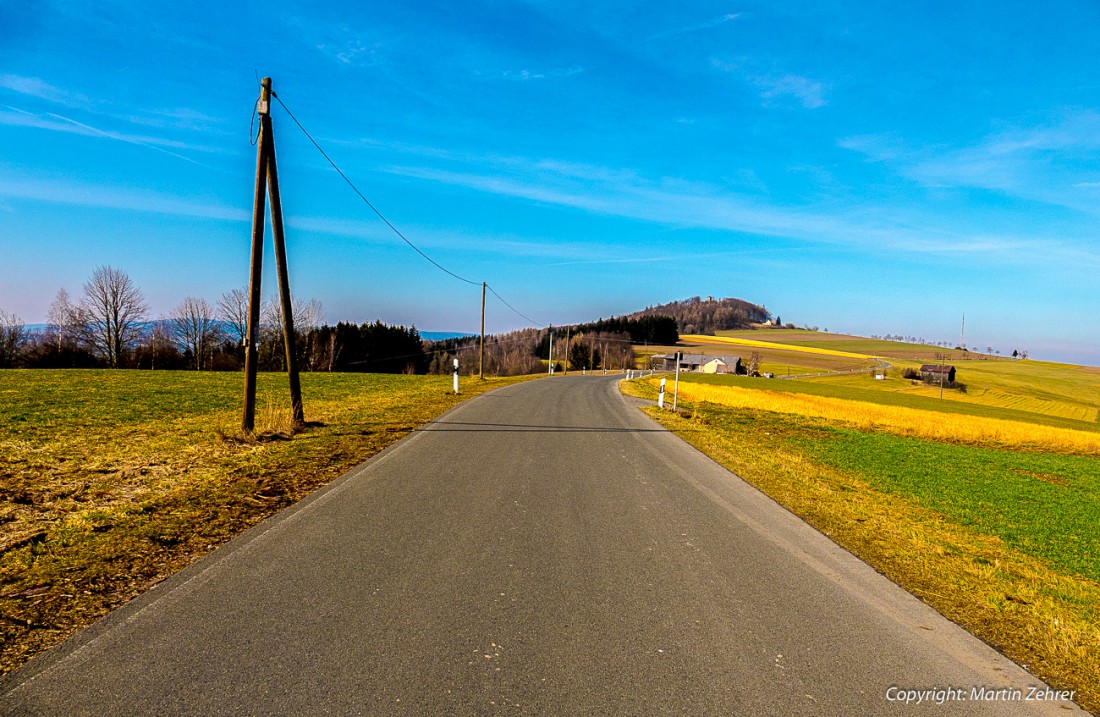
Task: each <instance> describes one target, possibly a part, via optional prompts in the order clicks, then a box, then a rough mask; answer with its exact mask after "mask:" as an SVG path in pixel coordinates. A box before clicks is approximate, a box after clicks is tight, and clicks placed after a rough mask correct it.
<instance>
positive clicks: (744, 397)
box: [680, 382, 1100, 455]
mask: <svg viewBox="0 0 1100 717" xmlns="http://www.w3.org/2000/svg"><path fill="white" fill-rule="evenodd" d="M680 398H681V400H685V401H705V402H709V403H715V404H718V405H721V406H731V407H735V408H752V409H757V410H762V411H774V412H776V413H789V414H795V415H801V416H813V417H815V418H824V419H826V420H829V421H837V422H839V423H843V424H845V425H848V426H851V427H854V428H859V429H863V430H881V431H887V432H890V433H894V434H896V435H901V436H911V437H916V438H926V439H930V440H934V441H945V442H952V443H964V444H970V445H989V444H993V445H998V446H1005V447H1013V448H1024V449H1042V450H1047V451H1058V452H1063V453H1074V454H1082V455H1100V433H1094V432H1089V431H1075V430H1073V429H1069V428H1058V427H1054V426H1042V425H1037V424H1034V423H1024V422H1019V421H1007V420H1003V419H998V418H983V417H978V416H966V415H961V414H959V415H954V414H949V413H941V412H938V411H925V410H921V409H918V408H908V407H903V406H884V405H881V404H877V403H867V402H863V401H851V400H846V399H839V398H826V397H823V396H812V395H808V394H797V393H778V392H774V391H766V390H757V389H745V388H740V387H737V386H714V385H707V384H698V383H687V382H681V383H680Z"/></svg>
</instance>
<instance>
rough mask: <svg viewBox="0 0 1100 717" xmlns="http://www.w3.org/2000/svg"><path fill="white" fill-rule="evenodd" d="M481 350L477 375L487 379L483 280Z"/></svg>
mask: <svg viewBox="0 0 1100 717" xmlns="http://www.w3.org/2000/svg"><path fill="white" fill-rule="evenodd" d="M478 350H479V351H480V352H481V362H480V363H479V364H478V369H477V376H478V378H480V379H481V380H482V381H484V380H485V282H484V281H483V282H481V343H480V344H479V345H478Z"/></svg>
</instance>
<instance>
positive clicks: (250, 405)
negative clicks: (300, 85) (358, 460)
mask: <svg viewBox="0 0 1100 717" xmlns="http://www.w3.org/2000/svg"><path fill="white" fill-rule="evenodd" d="M256 113H257V114H258V115H259V116H260V136H259V139H258V140H257V142H256V193H255V199H254V201H253V204H252V267H251V272H250V275H249V281H248V287H249V290H248V330H247V332H246V338H245V341H246V343H247V345H246V347H245V355H244V375H245V378H244V412H243V414H244V415H243V416H242V418H241V430H243V431H244V432H245V433H252V431H253V429H254V428H255V423H256V371H257V368H258V366H257V364H258V359H259V356H258V355H257V342H258V340H259V326H260V302H261V298H262V293H261V288H260V281H261V278H262V276H263V256H264V200H265V196H266V195H270V197H271V233H272V239H273V241H274V245H275V266H276V270H277V273H278V277H279V304H280V306H281V307H282V313H283V345H284V347H285V349H286V370H287V374H288V376H289V378H290V405H291V413H292V417H293V421H294V425H295V426H300V425H302V424H303V423H305V411H304V409H303V407H302V388H301V383H300V382H299V379H298V353H297V350H296V348H295V345H294V311H293V304H292V302H291V299H290V278H289V274H288V272H287V262H286V241H285V237H284V235H283V208H282V202H281V201H280V198H279V175H278V171H277V169H276V165H275V137H274V135H273V134H272V129H271V78H270V77H265V78H264V79H263V81H262V83H261V87H260V101H259V103H258V104H257V106H256ZM265 183H266V185H267V187H266V192H265V191H264V190H265V187H264V185H265Z"/></svg>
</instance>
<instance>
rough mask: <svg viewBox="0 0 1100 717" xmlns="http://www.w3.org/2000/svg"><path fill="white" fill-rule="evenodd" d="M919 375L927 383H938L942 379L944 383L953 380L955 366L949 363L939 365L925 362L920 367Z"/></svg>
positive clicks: (952, 381)
mask: <svg viewBox="0 0 1100 717" xmlns="http://www.w3.org/2000/svg"><path fill="white" fill-rule="evenodd" d="M920 377H921V378H922V379H923V380H925V381H927V382H929V383H939V382H940V381H941V379H942V381H943V382H944V383H954V382H955V367H954V366H950V365H942V366H941V365H940V364H938V363H927V364H925V365H923V366H921V367H920Z"/></svg>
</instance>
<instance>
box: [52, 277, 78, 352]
mask: <svg viewBox="0 0 1100 717" xmlns="http://www.w3.org/2000/svg"><path fill="white" fill-rule="evenodd" d="M46 318H47V319H48V320H49V322H50V323H49V329H48V331H49V336H50V340H51V342H52V343H54V344H55V345H56V346H57V352H58V353H61V352H62V351H63V350H65V349H66V348H73V347H74V346H75V345H76V342H77V339H78V337H79V332H78V329H79V328H80V324H81V321H80V308H79V307H77V306H76V305H74V304H73V303H72V300H71V299H69V292H67V291H65V289H64V288H61V289H58V290H57V296H55V297H54V300H53V303H52V304H50V310H49V314H48V315H47V317H46Z"/></svg>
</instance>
